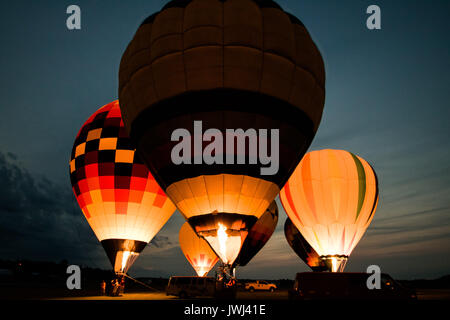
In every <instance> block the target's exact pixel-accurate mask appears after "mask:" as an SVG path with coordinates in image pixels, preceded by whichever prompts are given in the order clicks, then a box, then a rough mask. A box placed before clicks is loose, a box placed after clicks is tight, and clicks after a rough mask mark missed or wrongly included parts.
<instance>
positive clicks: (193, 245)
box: [179, 222, 219, 277]
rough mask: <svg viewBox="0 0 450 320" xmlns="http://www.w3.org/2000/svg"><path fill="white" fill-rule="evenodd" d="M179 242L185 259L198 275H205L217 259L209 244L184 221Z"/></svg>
mask: <svg viewBox="0 0 450 320" xmlns="http://www.w3.org/2000/svg"><path fill="white" fill-rule="evenodd" d="M179 242H180V247H181V250H182V251H183V253H184V255H185V257H186V259H187V260H188V261H189V263H190V264H191V266H192V267H193V268H194V270H195V272H196V273H197V275H198V276H199V277H203V276H206V275H207V274H208V272H209V271H210V270H211V269H212V268H213V267H214V265H215V264H216V263H217V261H219V258H218V257H217V256H216V254H215V253H214V251H213V250H212V249H211V247H210V246H209V244H208V243H207V242H206V241H205V240H204V239H202V238H200V237H199V236H198V235H197V234H196V233H195V232H194V230H192V228H191V226H190V225H189V224H188V223H187V222H185V223H184V224H183V225H182V226H181V229H180V233H179Z"/></svg>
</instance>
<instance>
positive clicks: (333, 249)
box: [280, 149, 378, 271]
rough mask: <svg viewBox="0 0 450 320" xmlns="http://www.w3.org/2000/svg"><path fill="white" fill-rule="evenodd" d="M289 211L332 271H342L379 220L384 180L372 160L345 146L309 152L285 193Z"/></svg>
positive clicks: (283, 202) (284, 204)
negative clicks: (375, 217)
mask: <svg viewBox="0 0 450 320" xmlns="http://www.w3.org/2000/svg"><path fill="white" fill-rule="evenodd" d="M280 198H281V202H282V204H283V207H284V209H285V210H286V213H287V214H288V216H289V218H290V219H291V220H292V222H293V223H294V225H295V226H296V227H297V229H298V230H299V231H300V232H301V234H302V235H303V237H304V238H305V239H306V240H307V241H308V243H309V244H310V245H311V246H312V247H313V248H314V250H315V251H316V252H317V253H318V254H319V255H320V257H321V259H322V260H323V261H324V262H325V263H326V264H327V266H328V267H329V269H330V270H331V271H342V270H343V269H344V267H345V264H346V262H347V259H348V256H349V255H350V254H351V252H352V250H353V249H354V248H355V246H356V245H357V244H358V242H359V240H360V239H361V237H362V236H363V234H364V232H365V231H366V229H367V227H368V226H369V224H370V222H371V221H372V219H373V215H374V213H375V210H376V207H377V204H378V181H377V176H376V174H375V171H374V170H373V168H372V167H371V166H370V164H369V163H368V162H367V161H365V160H364V159H362V158H361V157H358V156H357V155H354V154H353V153H350V152H348V151H344V150H330V149H327V150H320V151H312V152H309V153H307V154H306V155H305V157H304V158H303V160H302V161H301V162H300V164H299V165H298V167H297V168H296V169H295V171H294V173H293V174H292V176H291V177H290V178H289V181H288V182H287V183H286V185H285V186H284V188H283V189H282V190H281V192H280Z"/></svg>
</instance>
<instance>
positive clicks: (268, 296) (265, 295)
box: [55, 290, 288, 300]
mask: <svg viewBox="0 0 450 320" xmlns="http://www.w3.org/2000/svg"><path fill="white" fill-rule="evenodd" d="M287 298H288V293H287V291H285V290H280V291H276V292H273V293H271V292H253V293H251V292H238V295H237V299H238V300H287ZM174 299H175V300H179V298H177V297H175V296H167V295H166V294H165V293H163V292H155V293H125V294H123V295H122V296H120V297H109V296H88V297H64V298H56V299H55V300H174ZM205 299H207V298H205Z"/></svg>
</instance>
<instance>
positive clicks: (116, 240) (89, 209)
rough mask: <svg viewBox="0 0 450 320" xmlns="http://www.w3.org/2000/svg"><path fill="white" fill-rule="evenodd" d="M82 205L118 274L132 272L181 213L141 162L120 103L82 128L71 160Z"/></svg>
mask: <svg viewBox="0 0 450 320" xmlns="http://www.w3.org/2000/svg"><path fill="white" fill-rule="evenodd" d="M70 180H71V182H72V187H73V192H74V194H75V197H76V199H77V201H78V204H79V206H80V208H81V210H82V212H83V214H84V216H85V218H86V220H87V221H88V223H89V225H90V226H91V228H92V230H93V231H94V233H95V235H96V236H97V238H98V240H99V241H100V242H101V244H102V245H103V248H104V249H105V251H106V253H107V255H108V257H109V259H110V261H111V264H112V266H113V268H114V271H115V272H116V273H126V272H127V271H128V269H129V268H130V266H131V265H132V264H133V263H134V261H135V260H136V258H137V257H138V256H139V253H140V252H141V251H142V250H143V249H144V248H145V246H146V245H147V243H148V242H149V241H150V240H151V239H152V238H153V237H154V236H155V235H156V233H158V231H159V230H160V229H161V227H162V226H163V225H164V224H165V223H166V222H167V220H168V219H169V218H170V216H171V215H172V214H173V212H174V211H175V206H174V204H173V203H172V202H171V201H170V199H168V198H167V196H166V195H165V194H164V192H163V190H162V189H161V188H160V187H159V186H158V184H157V183H156V181H155V179H154V178H153V176H152V175H151V174H150V172H149V171H148V169H147V167H146V166H145V164H144V163H143V161H142V160H141V159H140V158H139V156H138V155H137V153H135V149H134V147H133V144H132V143H131V140H130V138H129V137H128V134H127V132H126V130H125V128H124V125H123V121H122V118H121V114H120V108H119V103H118V101H114V102H111V103H109V104H107V105H105V106H103V107H102V108H100V109H99V110H98V111H96V112H95V113H94V114H93V115H92V116H91V117H90V118H89V119H88V120H87V121H86V122H85V124H84V125H83V126H82V127H81V129H80V131H79V132H78V135H77V137H76V139H75V143H74V146H73V149H72V155H71V160H70Z"/></svg>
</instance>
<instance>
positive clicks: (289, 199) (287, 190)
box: [280, 182, 303, 224]
mask: <svg viewBox="0 0 450 320" xmlns="http://www.w3.org/2000/svg"><path fill="white" fill-rule="evenodd" d="M284 191H285V192H284V195H285V196H286V200H287V202H288V204H289V207H288V208H290V209H291V210H292V211H293V213H294V214H295V216H296V217H297V219H298V220H299V221H300V223H301V224H303V222H302V220H301V219H300V215H299V214H298V212H297V210H296V209H295V204H294V201H293V200H292V195H291V189H290V187H289V182H287V183H286V184H285V186H284ZM280 199H282V198H281V197H280ZM281 202H283V200H281ZM282 204H283V203H282ZM283 207H285V208H287V206H285V205H283Z"/></svg>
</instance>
